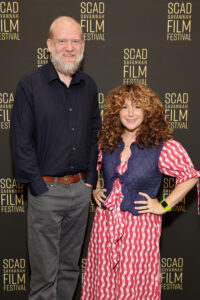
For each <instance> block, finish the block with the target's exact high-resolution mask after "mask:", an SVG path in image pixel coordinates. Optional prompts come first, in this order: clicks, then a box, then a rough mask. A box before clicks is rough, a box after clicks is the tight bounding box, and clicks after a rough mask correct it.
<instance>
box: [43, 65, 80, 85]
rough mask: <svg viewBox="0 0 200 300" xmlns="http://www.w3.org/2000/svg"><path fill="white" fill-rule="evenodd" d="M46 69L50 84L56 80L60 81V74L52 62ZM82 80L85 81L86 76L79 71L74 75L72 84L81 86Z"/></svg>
mask: <svg viewBox="0 0 200 300" xmlns="http://www.w3.org/2000/svg"><path fill="white" fill-rule="evenodd" d="M46 68H47V69H46V76H47V81H48V83H50V82H52V81H54V80H60V78H59V76H58V73H57V71H56V69H55V67H54V65H53V64H52V62H51V61H49V62H48V63H47V65H46ZM81 80H85V78H84V74H83V73H82V72H80V71H79V70H78V71H77V72H76V73H75V74H73V75H72V80H71V84H79V83H80V82H81Z"/></svg>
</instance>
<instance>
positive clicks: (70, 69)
mask: <svg viewBox="0 0 200 300" xmlns="http://www.w3.org/2000/svg"><path fill="white" fill-rule="evenodd" d="M61 57H62V54H57V53H55V52H52V53H51V61H52V63H53V64H54V66H55V68H56V70H57V71H58V72H60V73H62V74H64V75H67V76H68V75H73V74H74V73H76V71H77V70H78V69H79V66H80V63H81V61H82V60H83V52H82V53H81V54H80V55H78V56H77V57H76V60H75V61H74V62H73V63H69V64H67V63H64V62H63V61H62V58H61Z"/></svg>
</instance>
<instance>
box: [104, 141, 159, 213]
mask: <svg viewBox="0 0 200 300" xmlns="http://www.w3.org/2000/svg"><path fill="white" fill-rule="evenodd" d="M162 147H163V145H160V146H159V147H148V148H145V147H142V148H138V146H137V145H136V144H135V143H133V144H132V145H131V152H132V155H131V157H130V158H129V160H128V169H127V171H126V172H125V173H124V174H122V175H120V174H119V173H118V172H117V167H118V166H119V164H120V161H121V158H120V154H121V152H122V151H123V149H124V143H123V142H120V143H119V144H118V146H117V147H115V149H114V151H113V152H112V153H111V154H106V153H105V152H103V174H104V187H105V188H106V189H107V192H106V196H107V197H108V195H109V194H110V193H111V191H112V188H113V182H114V181H115V179H116V178H119V181H120V183H123V185H122V193H123V196H124V198H123V200H122V202H121V206H120V208H121V210H122V211H129V212H131V213H132V214H134V215H139V214H138V212H137V210H136V209H135V206H136V204H134V202H135V201H136V200H146V198H144V197H143V196H141V195H139V194H138V193H139V192H143V193H146V194H148V195H149V196H150V197H151V198H156V196H157V194H158V191H159V188H160V185H161V181H162V173H161V172H160V171H159V168H158V160H159V155H160V152H161V150H162ZM140 206H141V205H140ZM102 207H103V205H102Z"/></svg>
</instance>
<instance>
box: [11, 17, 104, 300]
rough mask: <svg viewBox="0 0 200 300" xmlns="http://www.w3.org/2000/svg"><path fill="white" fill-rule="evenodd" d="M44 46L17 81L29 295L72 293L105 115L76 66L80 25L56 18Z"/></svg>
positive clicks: (15, 128) (45, 298)
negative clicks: (37, 64) (41, 60)
mask: <svg viewBox="0 0 200 300" xmlns="http://www.w3.org/2000/svg"><path fill="white" fill-rule="evenodd" d="M47 46H48V50H49V52H50V54H51V61H50V62H49V63H48V64H47V65H44V66H42V67H41V68H38V69H37V70H35V71H33V72H31V73H29V74H27V75H25V76H24V77H23V78H22V79H21V81H20V82H19V84H18V87H17V90H16V95H15V103H14V108H13V111H12V122H11V124H12V125H11V134H12V148H13V159H14V165H15V174H16V179H17V181H18V182H21V183H27V184H28V185H29V194H28V248H29V258H30V266H31V282H30V295H29V300H54V299H56V300H70V299H72V297H73V294H74V291H75V288H76V285H77V280H78V275H79V268H78V261H79V257H80V252H81V246H82V243H83V238H84V233H85V228H86V223H87V216H88V206H89V201H90V196H91V189H92V186H93V185H95V184H96V177H97V174H96V160H97V132H98V130H99V129H100V114H99V108H98V101H97V88H96V84H95V82H94V81H93V80H92V79H91V78H90V77H89V76H88V75H86V74H84V73H82V72H80V71H78V68H79V65H80V62H81V60H82V58H83V53H84V46H85V45H84V40H83V38H82V31H81V27H80V25H79V24H78V23H77V22H76V21H75V20H74V19H72V18H70V17H59V18H57V19H55V20H54V22H53V23H52V24H51V26H50V30H49V38H48V40H47Z"/></svg>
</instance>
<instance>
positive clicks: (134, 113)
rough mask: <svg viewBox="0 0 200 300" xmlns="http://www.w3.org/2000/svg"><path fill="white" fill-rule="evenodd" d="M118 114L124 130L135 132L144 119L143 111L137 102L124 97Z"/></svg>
mask: <svg viewBox="0 0 200 300" xmlns="http://www.w3.org/2000/svg"><path fill="white" fill-rule="evenodd" d="M119 116H120V120H121V123H122V125H123V126H124V128H125V130H127V131H129V132H136V130H137V129H138V128H139V127H140V125H141V124H142V122H143V120H144V111H143V109H142V108H141V107H140V105H139V104H136V103H134V102H132V101H131V100H128V99H126V101H125V103H124V105H123V106H122V109H121V110H120V112H119Z"/></svg>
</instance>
